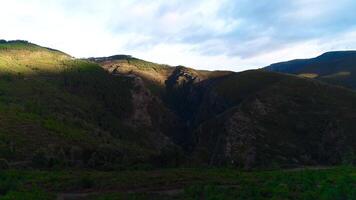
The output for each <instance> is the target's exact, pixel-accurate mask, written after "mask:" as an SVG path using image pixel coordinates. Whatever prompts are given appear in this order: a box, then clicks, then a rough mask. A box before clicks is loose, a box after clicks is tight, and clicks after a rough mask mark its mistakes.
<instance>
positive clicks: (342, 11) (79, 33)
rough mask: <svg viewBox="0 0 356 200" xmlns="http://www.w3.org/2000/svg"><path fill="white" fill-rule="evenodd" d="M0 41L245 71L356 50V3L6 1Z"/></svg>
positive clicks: (278, 0) (273, 0)
mask: <svg viewBox="0 0 356 200" xmlns="http://www.w3.org/2000/svg"><path fill="white" fill-rule="evenodd" d="M0 5H1V7H2V8H4V9H2V11H1V12H0V24H1V26H0V38H4V39H27V40H30V41H32V42H35V43H38V44H40V45H44V46H50V47H52V48H57V49H60V50H63V51H66V52H68V53H70V54H72V55H74V56H77V57H89V56H107V55H112V54H119V53H122V54H132V55H134V56H137V57H141V58H144V59H148V60H152V61H156V62H160V63H167V64H172V65H178V64H184V65H188V66H191V67H195V68H204V69H230V70H236V71H239V70H244V69H248V68H256V67H261V66H265V65H268V64H270V63H272V62H276V61H282V60H287V59H293V58H302V57H312V56H316V55H318V54H320V53H322V52H324V51H329V50H337V49H353V48H356V39H353V38H355V33H356V32H355V30H356V21H355V20H354V19H356V12H354V10H355V9H356V2H355V1H353V0H338V1H333V0H291V1H285V0H259V1H250V0H195V1H188V0H186V1H182V0H171V1H165V0H154V1H152V0H126V1H119V0H102V1H96V0H48V1H44V0H1V1H0Z"/></svg>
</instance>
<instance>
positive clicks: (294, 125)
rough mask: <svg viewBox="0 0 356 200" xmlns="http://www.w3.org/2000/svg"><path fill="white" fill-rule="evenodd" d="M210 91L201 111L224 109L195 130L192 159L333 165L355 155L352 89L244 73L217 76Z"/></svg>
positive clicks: (246, 164) (355, 99)
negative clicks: (215, 108)
mask: <svg viewBox="0 0 356 200" xmlns="http://www.w3.org/2000/svg"><path fill="white" fill-rule="evenodd" d="M209 93H210V95H206V96H210V97H208V98H209V99H210V100H207V101H206V102H211V103H210V104H209V103H207V104H206V105H204V106H203V108H202V109H201V110H203V111H204V112H206V110H210V109H211V108H214V106H212V105H211V104H213V105H216V104H220V105H222V106H221V107H223V108H225V109H221V110H223V111H221V110H220V112H218V113H217V114H213V115H210V117H207V120H205V122H203V123H201V124H200V125H199V126H198V128H197V129H196V132H195V135H196V136H195V137H196V140H195V143H196V148H195V159H196V160H199V159H200V161H201V162H202V163H207V164H210V165H226V164H230V165H235V166H241V167H245V168H252V167H273V166H282V167H283V166H284V167H285V166H299V165H320V164H322V165H332V164H340V163H342V162H343V161H345V159H346V160H347V158H348V156H349V155H355V151H356V145H355V144H356V134H355V133H356V126H355V125H354V122H355V120H356V114H355V111H356V106H355V104H354V102H356V93H354V92H351V91H348V90H346V89H341V88H338V87H333V86H330V85H327V84H323V83H321V82H319V81H314V80H308V79H304V78H298V77H294V76H288V75H283V74H277V73H271V72H264V71H246V72H242V73H238V74H233V75H231V76H229V77H227V78H225V79H222V80H221V81H219V82H218V83H216V84H215V85H214V86H213V87H212V89H211V90H210V92H209ZM211 99H216V100H215V101H214V100H211ZM210 113H214V112H211V111H210ZM215 113H216V112H215ZM352 159H355V158H352ZM354 161H355V160H354ZM354 161H353V162H354Z"/></svg>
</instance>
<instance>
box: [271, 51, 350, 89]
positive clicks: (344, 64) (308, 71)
mask: <svg viewBox="0 0 356 200" xmlns="http://www.w3.org/2000/svg"><path fill="white" fill-rule="evenodd" d="M265 69H266V70H267V71H274V72H282V73H291V74H297V75H299V76H302V77H307V78H315V79H318V80H322V81H326V82H329V83H332V84H336V85H341V86H344V87H348V88H351V89H356V51H336V52H328V53H324V54H323V55H321V56H318V57H316V58H312V59H301V60H292V61H288V62H282V63H276V64H272V65H270V66H268V67H266V68H265Z"/></svg>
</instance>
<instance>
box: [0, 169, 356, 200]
mask: <svg viewBox="0 0 356 200" xmlns="http://www.w3.org/2000/svg"><path fill="white" fill-rule="evenodd" d="M355 171H356V169H355V168H351V167H339V168H330V169H309V170H308V169H305V170H302V169H299V170H286V171H283V170H282V171H280V170H279V171H259V172H257V171H256V172H241V171H239V170H234V169H226V168H224V169H165V170H159V171H122V172H97V171H14V170H11V171H2V172H0V195H3V196H2V197H1V199H6V200H7V199H11V200H12V199H26V200H37V199H48V200H50V199H56V196H66V194H67V196H68V195H69V196H70V195H72V196H74V197H75V196H80V195H82V197H85V199H93V200H94V199H95V200H102V199H105V200H116V199H117V200H118V199H201V198H203V199H234V200H235V199H261V200H262V199H306V200H307V199H310V200H313V199H321V200H335V199H340V200H341V199H348V200H353V199H356V190H355V187H356V175H355ZM113 191H115V192H113ZM76 192H79V193H76ZM78 199H79V198H78Z"/></svg>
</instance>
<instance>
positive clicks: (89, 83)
mask: <svg viewBox="0 0 356 200" xmlns="http://www.w3.org/2000/svg"><path fill="white" fill-rule="evenodd" d="M354 102H356V93H355V92H353V91H351V90H347V89H344V88H341V87H336V86H332V85H329V84H325V83H323V82H321V81H319V80H316V79H305V78H302V77H298V76H294V75H286V74H282V73H276V72H268V71H264V70H251V71H245V72H241V73H234V72H228V71H202V70H194V69H192V68H188V67H184V66H169V65H162V64H156V63H152V62H147V61H144V60H141V59H138V58H135V57H132V56H129V55H115V56H111V57H101V58H88V59H76V58H73V57H71V56H69V55H67V54H65V53H63V52H61V51H58V50H53V49H50V48H45V47H41V46H38V45H35V44H32V43H29V42H26V41H1V42H0V158H2V159H6V160H7V162H9V163H10V165H12V166H13V165H16V163H28V164H29V165H31V166H32V167H39V168H49V167H55V166H62V167H63V166H64V167H79V168H83V167H84V168H86V167H92V168H95V169H122V168H134V167H135V166H152V167H166V166H221V165H223V166H226V165H232V166H236V167H243V168H246V169H250V168H256V167H275V166H280V167H289V166H300V165H333V164H341V163H344V162H355V160H354V156H353V155H355V153H356V147H355V144H356V138H355V137H356V135H355V132H356V125H355V124H354V121H355V119H356V107H355V105H354Z"/></svg>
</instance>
